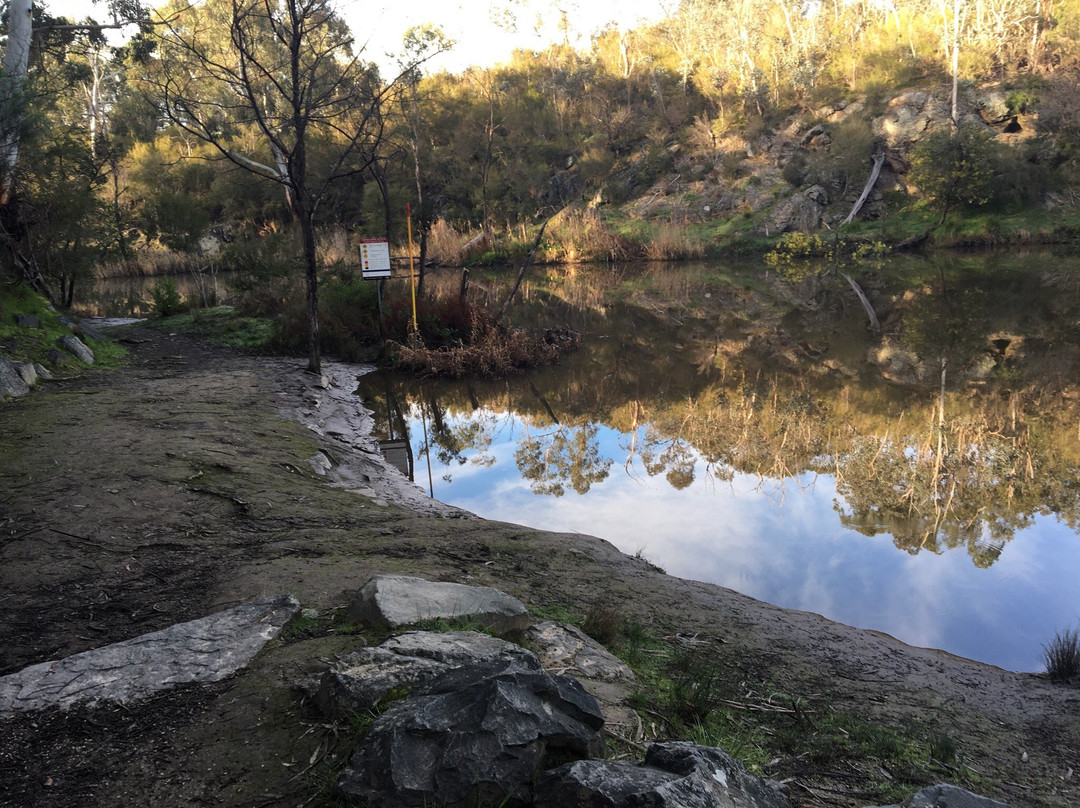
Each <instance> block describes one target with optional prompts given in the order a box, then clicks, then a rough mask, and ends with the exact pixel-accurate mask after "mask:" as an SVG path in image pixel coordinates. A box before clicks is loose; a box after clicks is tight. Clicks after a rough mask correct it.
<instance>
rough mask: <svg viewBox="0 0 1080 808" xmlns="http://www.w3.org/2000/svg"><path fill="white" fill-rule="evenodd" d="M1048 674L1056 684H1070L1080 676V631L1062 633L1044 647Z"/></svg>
mask: <svg viewBox="0 0 1080 808" xmlns="http://www.w3.org/2000/svg"><path fill="white" fill-rule="evenodd" d="M1043 662H1044V663H1046V672H1047V673H1048V674H1050V678H1051V679H1053V680H1054V681H1055V682H1068V681H1070V680H1071V679H1074V678H1076V677H1077V676H1080V630H1077V629H1075V628H1074V629H1072V630H1071V631H1068V630H1066V631H1060V632H1058V633H1057V634H1055V635H1054V639H1052V640H1051V641H1050V642H1048V643H1047V644H1046V645H1045V646H1043Z"/></svg>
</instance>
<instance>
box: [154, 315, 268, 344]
mask: <svg viewBox="0 0 1080 808" xmlns="http://www.w3.org/2000/svg"><path fill="white" fill-rule="evenodd" d="M148 323H149V324H150V325H153V326H157V327H159V328H165V329H168V330H170V331H180V332H183V333H188V334H195V335H198V336H200V337H205V338H206V339H208V340H210V341H211V342H215V343H217V344H219V345H225V346H227V347H229V348H233V349H235V350H239V351H248V352H252V353H266V352H268V351H269V350H270V345H271V341H272V339H273V337H274V333H275V330H274V322H273V320H271V319H269V318H266V317H249V316H245V315H241V314H239V313H238V312H237V311H236V309H235V308H233V307H232V306H214V307H213V308H206V309H192V310H190V311H185V312H183V313H181V314H175V315H172V316H170V317H161V318H155V319H153V320H149V321H148Z"/></svg>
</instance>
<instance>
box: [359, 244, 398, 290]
mask: <svg viewBox="0 0 1080 808" xmlns="http://www.w3.org/2000/svg"><path fill="white" fill-rule="evenodd" d="M360 267H361V269H362V272H363V276H364V280H379V279H380V278H389V277H390V274H391V273H390V244H389V242H387V240H386V239H384V238H362V239H360Z"/></svg>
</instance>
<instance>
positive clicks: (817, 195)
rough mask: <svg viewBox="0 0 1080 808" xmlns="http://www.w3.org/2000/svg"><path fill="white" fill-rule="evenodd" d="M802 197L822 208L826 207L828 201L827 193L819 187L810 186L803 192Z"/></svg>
mask: <svg viewBox="0 0 1080 808" xmlns="http://www.w3.org/2000/svg"><path fill="white" fill-rule="evenodd" d="M803 195H804V196H805V197H806V198H807V199H809V200H810V201H811V202H813V203H814V204H816V205H820V206H821V207H823V208H824V207H826V206H827V205H828V204H829V201H830V200H829V192H828V191H826V190H825V189H824V188H823V187H822V186H820V185H811V186H810V187H809V188H807V189H806V190H805V191H803Z"/></svg>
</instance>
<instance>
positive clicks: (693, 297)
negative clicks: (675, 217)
mask: <svg viewBox="0 0 1080 808" xmlns="http://www.w3.org/2000/svg"><path fill="white" fill-rule="evenodd" d="M960 269H961V271H960V272H959V273H958V272H956V270H955V268H950V270H949V272H948V273H946V272H945V271H944V270H941V271H939V270H938V268H935V267H930V268H929V270H927V269H926V268H924V269H923V276H924V277H925V278H926V280H925V281H924V282H923V283H921V284H919V285H917V286H915V287H914V288H913V289H908V290H905V289H901V288H896V289H893V290H889V289H887V288H883V287H881V286H879V287H878V288H877V289H874V287H873V285H872V284H871V283H868V284H867V285H868V286H869V287H870V288H871V289H872V294H873V295H874V299H875V300H876V301H877V304H878V305H880V306H881V308H882V310H883V313H884V316H883V318H882V320H883V332H884V333H883V336H881V337H873V336H871V335H869V334H867V332H866V330H865V325H864V323H863V320H862V313H861V311H860V310H858V308H857V307H848V310H847V311H845V309H844V307H843V306H831V305H824V306H821V305H819V306H816V307H812V308H805V307H801V305H800V302H799V299H798V294H797V290H794V291H793V290H792V289H791V288H790V287H789V288H785V289H780V290H779V291H777V290H776V289H765V290H762V289H748V288H747V286H746V284H745V283H743V282H742V281H739V280H736V281H735V282H732V281H731V279H730V278H729V277H727V273H726V271H724V270H723V269H722V268H721V269H719V270H717V269H714V270H712V271H711V274H710V271H709V270H708V269H707V268H692V269H690V270H689V271H688V272H685V273H683V275H682V276H681V279H676V278H674V277H672V276H671V275H670V274H665V273H666V272H667V271H666V270H665V271H664V272H661V273H655V274H656V275H657V277H656V278H654V279H651V280H650V278H648V277H644V278H643V277H641V276H622V277H619V276H617V275H615V274H612V273H607V274H602V275H601V283H600V284H582V283H578V282H575V281H574V280H573V279H571V278H567V277H566V276H565V275H557V276H552V277H549V278H547V279H546V281H545V282H544V283H543V284H541V283H539V282H537V283H535V284H534V285H533V287H532V288H530V289H527V290H526V301H527V307H531V308H534V309H537V310H539V311H542V313H543V314H544V316H545V322H546V323H548V324H551V323H553V322H554V323H566V324H569V325H571V327H574V328H576V329H578V330H580V331H582V332H584V333H585V334H586V340H585V345H584V346H583V349H582V350H581V351H580V352H579V353H578V354H576V355H573V356H571V357H568V358H567V359H566V360H564V362H563V363H562V364H561V365H560V366H559V367H557V368H549V369H545V370H542V371H539V372H536V373H533V374H530V375H529V376H527V377H520V378H515V379H510V380H503V381H499V382H482V381H473V382H470V383H468V384H463V383H458V384H447V383H440V382H433V381H428V382H423V383H420V382H418V381H416V380H410V379H406V378H393V377H389V376H385V375H380V374H375V375H373V376H370V377H364V379H362V380H361V381H362V386H361V389H360V390H359V394H360V395H361V396H362V397H363V398H364V400H365V401H366V402H367V405H368V406H369V407H370V408H372V409H374V410H375V411H376V413H377V414H378V413H379V412H380V411H381V410H386V409H387V406H386V404H385V402H387V401H389V400H390V399H391V398H393V399H394V400H396V401H397V402H398V404H397V409H398V412H399V413H400V416H399V417H398V419H397V426H396V427H395V428H396V429H397V430H398V435H399V436H400V434H401V430H402V429H404V430H407V432H408V434H409V436H410V440H411V447H412V451H413V452H414V453H415V455H416V457H417V458H421V459H422V460H421V462H426V461H427V460H428V459H430V460H431V462H432V464H433V467H434V477H435V483H434V494H435V496H437V497H438V498H439V499H442V500H444V501H448V502H452V503H454V504H457V505H461V506H462V507H465V508H468V509H470V510H473V511H476V512H478V513H480V514H482V515H484V516H488V517H491V518H496V519H503V520H508V521H514V522H520V523H525V524H530V525H535V526H538V527H544V528H550V529H556V530H578V531H582V532H586V533H590V534H593V535H600V536H602V537H604V538H607V539H608V540H610V541H612V542H613V543H615V544H616V545H617V546H619V547H620V549H622V550H624V551H626V552H630V553H633V552H637V551H644V552H645V554H646V555H647V556H649V557H650V558H651V559H652V560H654V561H655V562H656V563H658V564H660V565H661V566H663V567H665V568H666V569H667V570H668V571H669V572H672V573H674V574H678V575H682V576H685V577H690V578H695V579H699V580H708V581H713V582H716V583H720V584H723V585H726V586H730V587H732V588H734V589H737V590H739V591H742V592H745V593H747V594H750V595H753V596H755V597H759V598H762V599H765V600H768V601H770V602H774V603H778V604H780V605H784V606H789V607H794V608H802V609H808V610H812V611H816V612H820V613H822V614H825V615H827V616H829V617H831V618H834V619H838V620H841V621H843V622H848V623H852V624H855V625H861V626H866V627H872V628H877V629H880V630H884V631H888V632H890V633H893V634H895V635H897V636H899V637H901V638H902V639H905V640H907V641H909V642H913V643H916V644H924V645H932V646H936V647H943V648H946V649H947V650H951V651H953V652H955V653H959V654H963V655H965V656H971V657H975V658H979V659H983V660H986V661H991V662H994V663H996V664H1000V665H1003V666H1005V667H1009V668H1013V669H1024V670H1028V669H1034V668H1036V667H1037V666H1038V659H1039V652H1040V647H1041V643H1042V642H1043V641H1045V639H1047V638H1048V637H1050V636H1052V635H1053V633H1054V632H1055V631H1057V630H1059V629H1060V628H1062V627H1063V626H1067V625H1070V624H1071V623H1072V622H1073V621H1074V620H1075V619H1076V618H1077V604H1076V602H1075V600H1074V599H1073V588H1074V584H1073V581H1074V580H1075V577H1073V578H1070V577H1069V576H1070V575H1072V576H1075V575H1076V574H1080V546H1078V542H1077V539H1076V530H1077V529H1078V527H1080V500H1078V491H1080V486H1078V485H1077V480H1080V474H1078V471H1080V467H1078V464H1080V442H1078V438H1080V435H1078V433H1077V425H1078V424H1080V412H1078V411H1077V406H1076V404H1075V401H1076V398H1075V397H1074V395H1073V392H1074V390H1073V388H1072V387H1070V386H1069V385H1070V384H1071V378H1070V376H1071V374H1072V373H1073V372H1074V370H1075V364H1076V359H1077V357H1080V350H1078V349H1077V348H1076V338H1075V337H1076V335H1075V334H1073V335H1072V342H1071V343H1070V342H1068V341H1066V340H1061V339H1060V337H1061V336H1062V335H1068V333H1071V329H1072V325H1071V324H1072V323H1075V322H1076V321H1077V318H1076V317H1075V315H1073V314H1072V313H1071V312H1062V308H1063V304H1062V302H1061V297H1062V296H1061V294H1060V290H1059V289H1057V288H1055V286H1054V285H1053V283H1050V284H1043V285H1041V286H1039V287H1036V286H1035V285H1033V284H1031V283H1030V281H1029V279H1027V278H1025V277H1019V276H1017V275H1016V273H1012V271H1011V270H1007V271H1004V272H998V273H997V275H996V276H995V278H994V279H995V281H996V282H997V284H998V285H997V286H990V285H989V282H988V278H987V276H986V274H985V273H984V274H983V275H982V276H981V277H980V278H979V281H980V283H982V287H981V288H980V289H979V290H978V293H971V294H958V293H953V292H952V289H954V288H970V287H972V286H973V284H972V282H971V277H970V267H966V266H965V267H961V268H960ZM965 273H967V274H965ZM650 274H652V273H650ZM943 278H944V279H946V283H945V284H942V283H941V279H943ZM653 281H655V282H653ZM961 281H962V283H961ZM949 283H952V284H955V286H949V285H948V284H949ZM1010 284H1011V285H1010ZM1018 285H1019V287H1022V288H1023V290H1024V294H1023V295H1019V294H1017V289H1018ZM580 287H584V288H580ZM598 288H599V291H598ZM1020 298H1023V299H1024V300H1025V307H1023V308H1021V307H1019V306H1018V305H1016V304H1017V301H1018V299H1020ZM1003 299H1007V300H1009V301H1010V305H1009V306H1004V305H1002V300H1003ZM980 301H981V303H982V304H985V305H980ZM1047 307H1050V308H1055V309H1057V310H1058V315H1059V316H1060V315H1061V314H1062V313H1064V314H1065V316H1066V317H1071V318H1072V319H1071V320H1068V319H1059V320H1055V321H1054V322H1049V321H1044V320H1040V321H1039V324H1038V327H1037V328H1032V327H1031V326H1030V321H1031V317H1032V311H1033V310H1034V311H1040V309H1041V311H1042V313H1045V310H1046V308H1047ZM905 318H906V319H905ZM1025 321H1027V322H1028V323H1029V325H1027V326H1025V325H1024V322H1025ZM1055 329H1057V331H1055ZM1051 336H1053V337H1055V339H1056V340H1057V341H1055V342H1054V343H1053V348H1052V349H1043V348H1039V346H1040V344H1041V345H1048V344H1050V340H1049V337H1051ZM1003 340H1004V345H1005V347H1004V348H1003V347H1002V344H1001V343H1002V341H1003ZM1020 344H1023V345H1024V346H1025V347H1024V350H1023V351H1020V350H1019V349H1018V348H1017V346H1018V345H1020ZM868 360H869V361H868ZM942 368H945V369H946V370H947V373H946V384H945V385H944V386H942V383H941V369H942ZM1033 370H1034V372H1032V371H1033ZM1036 378H1037V379H1039V380H1041V383H1038V384H1037V383H1035V379H1036ZM889 379H893V380H900V381H904V382H908V383H909V384H906V385H904V386H898V385H896V384H893V383H891V382H890V381H889ZM920 381H921V383H916V382H920ZM1071 391H1073V392H1071ZM392 410H393V408H390V411H392ZM424 426H426V427H427V429H428V430H429V433H428V441H427V443H425V442H424V440H423V435H422V432H423V427H424ZM380 428H381V429H385V427H380ZM381 437H383V438H386V439H389V437H391V436H390V435H389V434H383V435H381ZM897 548H899V549H900V550H903V551H904V552H901V553H898V552H897Z"/></svg>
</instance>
